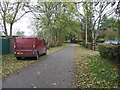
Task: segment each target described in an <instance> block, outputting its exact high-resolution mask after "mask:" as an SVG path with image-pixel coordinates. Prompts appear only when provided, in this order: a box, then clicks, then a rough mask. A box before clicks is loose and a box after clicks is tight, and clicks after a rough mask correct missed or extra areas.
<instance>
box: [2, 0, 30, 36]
mask: <svg viewBox="0 0 120 90" xmlns="http://www.w3.org/2000/svg"><path fill="white" fill-rule="evenodd" d="M28 6H29V3H28V2H27V1H26V2H19V0H18V1H16V2H9V1H6V0H3V1H1V2H0V15H1V18H2V25H3V28H4V34H5V35H6V36H7V37H8V36H12V29H13V25H14V23H15V22H17V21H18V20H20V19H21V18H22V17H23V16H24V15H25V14H26V13H29V12H30V11H29V10H28V9H27V7H28ZM8 26H9V27H8ZM8 31H10V35H8Z"/></svg>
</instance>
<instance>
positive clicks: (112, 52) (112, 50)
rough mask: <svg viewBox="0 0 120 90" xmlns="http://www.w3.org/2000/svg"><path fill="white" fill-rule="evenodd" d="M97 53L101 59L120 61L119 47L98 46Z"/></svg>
mask: <svg viewBox="0 0 120 90" xmlns="http://www.w3.org/2000/svg"><path fill="white" fill-rule="evenodd" d="M98 51H99V53H100V55H101V57H103V58H107V59H120V45H112V44H100V45H99V46H98Z"/></svg>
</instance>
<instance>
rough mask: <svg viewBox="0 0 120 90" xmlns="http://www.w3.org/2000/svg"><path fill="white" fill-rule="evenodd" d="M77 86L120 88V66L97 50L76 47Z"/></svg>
mask: <svg viewBox="0 0 120 90" xmlns="http://www.w3.org/2000/svg"><path fill="white" fill-rule="evenodd" d="M76 50H77V55H76V61H75V68H76V88H118V86H119V83H118V82H119V81H120V76H119V73H118V67H117V66H115V65H114V64H113V63H112V62H109V61H108V60H106V59H103V58H101V57H100V55H99V53H98V52H97V51H92V50H88V49H85V48H83V47H81V46H77V47H76Z"/></svg>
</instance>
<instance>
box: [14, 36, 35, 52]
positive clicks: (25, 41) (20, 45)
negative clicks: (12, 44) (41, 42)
mask: <svg viewBox="0 0 120 90" xmlns="http://www.w3.org/2000/svg"><path fill="white" fill-rule="evenodd" d="M34 40H35V39H34V38H23V37H18V38H16V49H17V50H33V49H34V48H33V42H34Z"/></svg>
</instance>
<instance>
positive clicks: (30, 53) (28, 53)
mask: <svg viewBox="0 0 120 90" xmlns="http://www.w3.org/2000/svg"><path fill="white" fill-rule="evenodd" d="M14 56H15V57H36V56H37V51H36V50H34V51H33V50H31V51H27V50H26V51H22V50H21V51H20V50H19V51H15V52H14Z"/></svg>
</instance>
